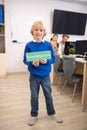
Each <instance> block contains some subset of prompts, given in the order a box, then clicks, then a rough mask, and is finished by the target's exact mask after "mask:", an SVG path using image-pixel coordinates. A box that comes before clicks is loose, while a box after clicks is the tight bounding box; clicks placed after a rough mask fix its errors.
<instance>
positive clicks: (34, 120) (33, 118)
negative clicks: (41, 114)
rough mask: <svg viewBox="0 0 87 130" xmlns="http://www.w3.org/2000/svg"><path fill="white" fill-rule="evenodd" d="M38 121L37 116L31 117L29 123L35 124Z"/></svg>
mask: <svg viewBox="0 0 87 130" xmlns="http://www.w3.org/2000/svg"><path fill="white" fill-rule="evenodd" d="M36 121H37V117H32V116H31V117H30V119H29V123H28V124H29V125H30V126H33V125H35V124H36Z"/></svg>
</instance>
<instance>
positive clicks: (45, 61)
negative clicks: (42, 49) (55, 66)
mask: <svg viewBox="0 0 87 130" xmlns="http://www.w3.org/2000/svg"><path fill="white" fill-rule="evenodd" d="M39 62H40V63H41V64H46V63H47V60H45V59H41V60H39Z"/></svg>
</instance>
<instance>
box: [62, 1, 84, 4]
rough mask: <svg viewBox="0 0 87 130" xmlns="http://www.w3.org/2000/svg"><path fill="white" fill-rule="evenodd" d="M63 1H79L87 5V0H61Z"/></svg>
mask: <svg viewBox="0 0 87 130" xmlns="http://www.w3.org/2000/svg"><path fill="white" fill-rule="evenodd" d="M61 1H64V2H65V1H66V2H72V3H79V4H85V5H87V0H61Z"/></svg>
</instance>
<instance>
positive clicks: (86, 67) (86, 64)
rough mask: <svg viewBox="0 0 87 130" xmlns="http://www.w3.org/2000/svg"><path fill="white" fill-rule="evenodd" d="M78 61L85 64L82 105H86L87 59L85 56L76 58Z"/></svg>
mask: <svg viewBox="0 0 87 130" xmlns="http://www.w3.org/2000/svg"><path fill="white" fill-rule="evenodd" d="M76 62H77V63H80V64H83V86H82V105H83V106H84V105H86V104H87V61H85V60H84V59H83V58H76ZM78 67H79V66H78Z"/></svg>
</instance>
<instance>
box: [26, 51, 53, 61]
mask: <svg viewBox="0 0 87 130" xmlns="http://www.w3.org/2000/svg"><path fill="white" fill-rule="evenodd" d="M26 59H27V61H34V60H40V59H51V52H50V51H39V52H27V53H26Z"/></svg>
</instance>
